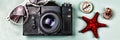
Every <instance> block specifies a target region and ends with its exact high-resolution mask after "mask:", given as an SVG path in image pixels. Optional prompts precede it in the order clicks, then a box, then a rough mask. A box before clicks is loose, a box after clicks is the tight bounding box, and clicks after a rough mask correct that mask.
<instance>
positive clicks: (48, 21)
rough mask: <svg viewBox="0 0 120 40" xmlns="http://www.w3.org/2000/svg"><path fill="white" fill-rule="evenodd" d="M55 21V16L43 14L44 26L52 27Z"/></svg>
mask: <svg viewBox="0 0 120 40" xmlns="http://www.w3.org/2000/svg"><path fill="white" fill-rule="evenodd" d="M55 22H56V20H55V18H54V17H53V16H52V15H48V16H45V18H44V19H43V22H42V24H43V26H44V27H46V28H52V27H53V26H54V25H55Z"/></svg>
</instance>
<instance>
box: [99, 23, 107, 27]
mask: <svg viewBox="0 0 120 40" xmlns="http://www.w3.org/2000/svg"><path fill="white" fill-rule="evenodd" d="M98 25H99V27H105V26H107V25H106V24H103V23H99V24H98Z"/></svg>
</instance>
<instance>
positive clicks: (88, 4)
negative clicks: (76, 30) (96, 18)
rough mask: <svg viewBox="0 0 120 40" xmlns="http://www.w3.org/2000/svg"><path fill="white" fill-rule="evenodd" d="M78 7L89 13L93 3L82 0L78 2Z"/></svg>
mask: <svg viewBox="0 0 120 40" xmlns="http://www.w3.org/2000/svg"><path fill="white" fill-rule="evenodd" d="M80 9H81V11H82V12H84V13H90V12H92V10H93V4H92V3H91V2H88V1H84V2H82V3H81V4H80Z"/></svg>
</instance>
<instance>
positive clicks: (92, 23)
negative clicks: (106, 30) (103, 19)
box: [80, 12, 107, 38]
mask: <svg viewBox="0 0 120 40" xmlns="http://www.w3.org/2000/svg"><path fill="white" fill-rule="evenodd" d="M98 15H99V13H98V12H96V14H95V16H94V17H93V18H92V19H88V18H86V17H84V16H82V19H83V20H84V21H85V22H86V23H87V26H86V27H85V28H84V29H83V30H81V31H80V32H82V33H84V32H86V31H88V30H91V31H92V32H93V34H94V36H95V37H96V38H99V36H98V33H97V29H98V28H99V27H105V26H107V25H106V24H103V23H99V22H98V21H97V18H98Z"/></svg>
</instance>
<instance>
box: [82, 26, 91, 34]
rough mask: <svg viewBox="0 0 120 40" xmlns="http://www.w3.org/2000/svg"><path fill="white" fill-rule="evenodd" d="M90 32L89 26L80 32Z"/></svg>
mask: <svg viewBox="0 0 120 40" xmlns="http://www.w3.org/2000/svg"><path fill="white" fill-rule="evenodd" d="M88 30H90V27H89V26H86V27H85V28H84V29H83V30H81V31H80V32H82V33H84V32H86V31H88Z"/></svg>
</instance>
